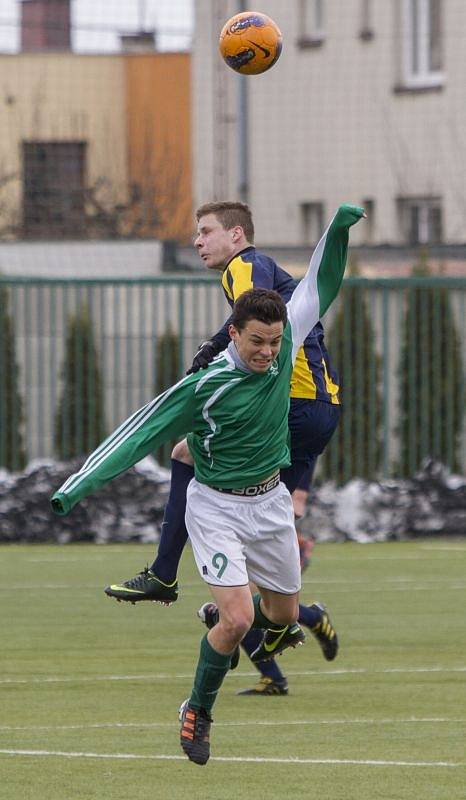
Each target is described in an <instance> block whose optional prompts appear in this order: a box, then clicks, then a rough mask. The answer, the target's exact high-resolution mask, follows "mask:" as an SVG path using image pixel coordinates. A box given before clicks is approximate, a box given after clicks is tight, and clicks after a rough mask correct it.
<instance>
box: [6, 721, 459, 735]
mask: <svg viewBox="0 0 466 800" xmlns="http://www.w3.org/2000/svg"><path fill="white" fill-rule="evenodd" d="M465 722H466V719H450V718H448V717H408V718H406V719H396V718H393V719H362V718H361V719H357V718H356V719H296V720H283V719H280V720H277V721H274V720H267V721H266V720H247V721H245V722H216V723H215V727H216V728H241V727H247V726H249V725H256V726H258V727H274V726H277V725H280V726H282V725H290V726H292V727H295V726H298V725H401V724H403V725H405V724H407V725H413V724H415V725H440V724H452V725H459V724H463V723H465ZM178 724H179V723H175V722H89V723H87V724H86V723H81V724H79V725H0V733H1V732H2V731H3V732H5V733H11V732H14V731H28V732H30V733H32V732H34V731H37V732H40V731H80V730H94V729H100V728H105V729H108V728H116V729H118V730H119V729H121V728H136V729H144V728H147V729H151V730H153V729H156V728H174V727H178Z"/></svg>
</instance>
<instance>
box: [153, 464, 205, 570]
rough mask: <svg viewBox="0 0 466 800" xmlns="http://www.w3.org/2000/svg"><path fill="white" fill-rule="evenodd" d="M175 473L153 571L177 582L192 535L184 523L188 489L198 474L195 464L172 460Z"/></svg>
mask: <svg viewBox="0 0 466 800" xmlns="http://www.w3.org/2000/svg"><path fill="white" fill-rule="evenodd" d="M171 463H172V475H171V485H170V494H169V495H168V502H167V505H166V506H165V514H164V517H163V523H162V530H161V534H160V542H159V549H158V552H157V557H156V559H155V561H154V563H153V564H152V565H151V567H150V568H151V570H152V572H155V574H156V575H157V578H160V580H161V581H163V582H164V583H173V581H174V580H175V579H176V573H177V570H178V564H179V563H180V558H181V554H182V552H183V548H184V546H185V544H186V540H187V538H188V532H187V530H186V525H185V522H184V515H185V512H186V491H187V489H188V484H189V482H190V481H191V480H192V478H193V477H194V467H192V466H191V465H190V464H184V463H183V462H182V461H178V460H177V459H174V458H173V459H172V462H171Z"/></svg>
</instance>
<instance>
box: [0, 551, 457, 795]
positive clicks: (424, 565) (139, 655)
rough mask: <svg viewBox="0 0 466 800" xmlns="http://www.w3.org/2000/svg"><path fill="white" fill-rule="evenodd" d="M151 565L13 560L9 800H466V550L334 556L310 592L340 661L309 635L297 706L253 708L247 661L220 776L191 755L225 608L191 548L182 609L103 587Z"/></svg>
mask: <svg viewBox="0 0 466 800" xmlns="http://www.w3.org/2000/svg"><path fill="white" fill-rule="evenodd" d="M151 556H152V548H151V547H148V546H133V545H129V546H123V545H122V546H113V545H112V546H101V547H99V546H87V545H85V546H62V547H55V546H29V547H21V546H11V547H2V548H0V575H1V581H0V597H1V616H2V650H1V665H2V667H1V675H0V690H1V704H0V708H1V719H0V774H1V778H0V795H1V797H2V800H3V798H4V800H29V799H30V798H31V800H69V799H70V800H71V799H72V800H75V799H77V798H85V799H86V800H94V798H96V800H97V798H99V800H101V799H102V798H108V799H109V800H128V799H129V798H131V799H132V798H134V799H135V800H136V798H166V799H167V800H179V798H183V799H184V798H187V797H188V798H191V800H197V798H202V800H249V798H251V800H284V798H290V799H291V798H318V800H327V799H328V800H378V799H379V798H383V800H405V798H406V800H408V798H409V800H440V798H442V800H459V799H460V798H465V797H466V730H465V728H466V724H465V723H466V686H465V683H466V622H465V620H466V541H464V540H463V541H436V542H427V541H424V542H416V543H407V544H378V545H353V544H346V545H320V546H318V547H317V548H316V551H315V556H314V559H313V563H312V566H311V567H310V569H309V570H308V572H307V573H306V574H305V576H304V579H305V580H304V586H303V592H302V598H303V600H305V601H306V602H311V601H312V600H315V599H319V600H322V601H324V602H325V603H327V605H328V606H329V609H330V611H331V614H332V619H333V621H334V623H335V627H336V628H337V630H338V633H339V636H340V641H341V648H340V654H339V656H338V658H337V660H336V661H335V662H333V663H332V664H327V663H326V662H325V661H324V660H323V658H322V656H321V652H320V649H319V648H318V646H317V644H316V642H315V641H314V639H313V637H312V636H311V635H309V636H308V640H307V642H306V644H305V646H304V647H301V648H298V649H297V650H296V651H291V652H287V653H285V654H284V655H283V656H282V657H281V658H280V662H279V663H280V665H281V667H282V669H283V670H284V671H285V672H286V674H287V676H288V680H289V683H290V695H289V696H288V697H267V698H263V697H255V698H254V697H253V698H250V697H236V696H235V691H236V690H237V689H240V688H242V687H245V686H248V685H250V684H251V683H252V682H253V681H254V678H255V675H256V673H255V671H254V669H253V668H252V666H251V664H250V663H249V662H248V661H247V659H246V658H245V657H244V656H242V658H241V661H240V665H239V667H238V670H237V671H236V672H234V673H230V674H229V676H228V678H227V679H226V681H225V683H224V686H223V688H222V691H221V694H220V696H219V700H218V702H217V704H216V706H215V709H214V718H215V724H214V726H213V729H212V756H211V760H210V761H209V763H208V764H207V766H205V767H199V766H197V765H194V764H191V763H190V762H189V761H188V760H187V759H186V758H185V757H184V756H183V754H182V752H181V750H180V748H179V743H178V721H177V710H178V706H179V704H180V702H181V701H182V700H184V698H185V697H186V696H187V695H188V694H189V691H190V688H191V682H192V675H193V670H194V666H195V662H196V661H197V653H198V645H199V640H200V638H201V635H202V634H203V628H202V626H201V623H200V622H199V620H197V618H196V610H197V608H198V607H199V605H200V604H201V603H202V602H204V600H206V599H208V593H207V591H206V589H205V587H204V585H203V584H202V582H201V580H200V578H199V577H198V575H197V573H196V571H195V568H194V565H193V562H192V560H191V554H190V552H189V551H188V552H187V553H186V554H185V556H184V561H183V565H182V572H181V588H182V591H181V597H180V599H179V601H178V602H177V603H176V605H174V606H172V607H171V608H168V609H167V608H163V607H162V606H160V605H156V604H153V603H145V604H139V605H137V606H131V605H126V604H123V603H121V604H119V603H116V602H115V601H112V600H110V599H108V598H106V597H105V595H104V594H103V592H102V588H103V587H104V586H105V585H106V583H109V582H112V581H115V580H119V579H124V578H128V577H130V576H131V575H133V574H135V573H136V572H137V571H138V570H139V569H140V568H141V567H142V566H144V564H145V563H146V562H147V561H149V562H150V561H151Z"/></svg>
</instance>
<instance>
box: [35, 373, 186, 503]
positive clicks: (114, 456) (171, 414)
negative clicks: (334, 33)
mask: <svg viewBox="0 0 466 800" xmlns="http://www.w3.org/2000/svg"><path fill="white" fill-rule="evenodd" d="M196 383H197V382H196V381H195V380H193V379H189V378H183V379H182V380H181V381H178V383H176V384H175V385H174V386H172V387H171V389H167V391H166V392H163V394H161V395H159V396H158V397H156V398H155V399H154V400H151V402H150V403H147V405H145V406H143V407H142V408H140V409H139V411H136V412H135V413H134V414H133V415H132V416H131V417H129V419H127V420H126V421H125V422H123V424H122V425H120V427H119V428H117V430H116V431H114V432H113V433H112V434H110V436H108V437H107V439H105V441H104V442H102V444H101V445H99V447H98V448H97V449H96V450H95V451H94V452H93V453H92V454H91V455H90V456H89V458H88V459H87V461H86V462H85V464H84V465H83V466H82V467H81V469H80V470H79V472H76V473H75V474H74V475H71V476H70V477H69V478H68V480H66V481H65V483H64V484H63V485H62V486H60V488H59V489H58V491H56V492H55V494H54V495H53V497H52V501H51V502H52V508H53V510H54V511H55V513H56V514H68V512H69V511H71V509H72V508H73V506H75V505H76V503H78V502H79V501H80V500H82V499H83V498H84V497H87V495H88V494H91V492H94V491H95V490H96V489H99V488H100V487H101V486H103V485H104V484H105V483H108V481H110V480H112V478H116V476H117V475H120V473H122V472H124V471H125V470H127V469H129V468H130V467H132V466H133V465H134V464H136V463H137V462H138V461H140V460H141V459H142V458H144V456H146V455H148V454H149V453H151V452H153V451H154V450H155V449H156V448H157V447H159V446H160V445H161V444H163V443H164V442H166V441H168V440H170V439H174V438H176V437H177V436H181V435H182V434H184V433H187V432H188V431H190V430H191V428H192V424H193V411H194V407H193V406H194V404H193V398H194V389H195V386H196Z"/></svg>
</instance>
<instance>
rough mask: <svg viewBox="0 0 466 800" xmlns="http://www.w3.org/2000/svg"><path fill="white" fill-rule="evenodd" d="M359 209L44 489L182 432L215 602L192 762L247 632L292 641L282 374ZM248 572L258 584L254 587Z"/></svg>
mask: <svg viewBox="0 0 466 800" xmlns="http://www.w3.org/2000/svg"><path fill="white" fill-rule="evenodd" d="M362 216H363V210H362V209H360V208H358V207H355V206H347V205H344V206H341V207H340V208H339V210H338V211H337V213H336V215H335V217H334V218H333V220H332V222H331V223H330V225H329V227H328V228H327V230H326V232H325V233H324V236H323V237H322V239H321V240H320V242H319V244H318V245H317V247H316V249H315V251H314V254H313V256H312V259H311V262H310V265H309V268H308V271H307V273H306V275H305V277H304V278H303V280H302V281H301V283H300V284H299V285H298V287H297V289H296V290H295V291H294V293H293V295H292V297H291V299H290V300H289V302H288V303H287V305H286V306H285V305H284V302H283V300H282V299H281V297H280V296H279V295H278V294H277V293H276V292H274V291H271V290H268V289H253V290H250V291H248V292H245V293H244V294H242V295H241V297H240V298H239V299H238V301H237V302H236V303H235V306H234V309H233V315H232V319H231V323H230V329H229V332H230V336H231V342H230V344H229V346H228V348H227V350H225V351H224V352H223V353H221V354H219V355H218V356H217V357H216V358H215V359H214V360H213V361H212V363H211V364H210V365H209V366H208V367H207V368H206V370H204V371H202V372H197V373H194V374H191V375H188V376H186V377H184V378H182V379H181V380H180V381H178V383H176V384H175V385H174V386H172V387H171V388H170V389H168V390H167V391H165V392H164V393H163V394H161V395H159V397H156V398H155V399H154V400H152V401H151V402H150V403H148V404H147V405H146V406H144V407H143V408H142V409H140V410H139V411H137V412H136V413H135V414H133V415H132V416H131V417H130V418H129V419H128V420H127V421H126V422H124V423H123V424H122V425H121V426H120V427H119V428H118V429H117V430H116V431H115V432H114V433H113V434H111V435H110V436H109V437H108V438H107V439H106V440H105V441H104V442H103V443H102V444H101V445H100V447H98V448H97V450H96V451H95V452H94V453H93V454H92V455H91V456H90V457H89V458H88V459H87V461H86V462H85V464H84V465H83V467H82V468H81V470H80V471H79V472H77V473H75V474H74V475H72V476H71V477H70V478H69V479H68V480H67V481H66V482H65V483H64V484H63V486H62V487H60V489H59V490H58V491H57V492H56V493H55V494H54V496H53V498H52V506H53V509H54V511H56V512H57V513H60V514H66V513H68V512H69V511H71V509H72V508H73V506H74V505H75V504H76V503H77V502H79V500H81V499H82V498H84V497H86V496H87V495H88V494H89V493H91V492H93V491H95V490H96V489H97V488H99V487H100V486H102V485H103V484H104V483H106V482H107V481H109V480H111V478H113V477H115V476H116V475H118V474H120V473H121V472H123V471H124V470H126V469H128V468H129V467H130V466H132V465H133V464H135V463H136V462H137V461H139V460H140V459H141V458H143V457H144V456H145V455H147V454H148V453H149V452H152V451H153V450H154V449H156V448H157V447H158V446H159V445H160V444H162V443H163V442H165V441H167V440H170V439H172V438H174V437H176V436H181V435H182V434H185V433H187V432H189V436H188V443H189V448H190V451H191V454H192V456H193V459H194V469H195V477H194V478H193V480H192V481H191V483H190V485H189V489H188V502H187V510H186V524H187V528H188V531H189V534H190V538H191V543H192V547H193V553H194V557H195V560H196V564H197V566H198V569H199V572H200V574H201V576H202V578H203V579H204V580H205V582H206V583H207V584H208V585H209V588H210V590H211V593H212V595H213V598H214V601H215V604H216V605H217V607H218V609H219V621H218V623H217V624H216V625H215V626H214V627H213V628H212V629H210V630H209V631H208V633H207V634H206V636H205V637H204V638H203V640H202V642H201V651H200V658H199V661H198V666H197V670H196V675H195V679H194V687H193V690H192V693H191V696H190V698H189V699H188V701H186V702H185V703H184V704H183V706H182V709H181V721H182V728H181V745H182V748H183V750H184V752H185V753H186V754H187V756H188V757H189V758H190V759H191V760H192V761H194V762H195V763H198V764H205V763H206V762H207V760H208V758H209V753H210V747H209V731H210V725H211V721H212V720H211V716H210V712H211V710H212V707H213V704H214V701H215V698H216V695H217V692H218V690H219V688H220V686H221V684H222V682H223V679H224V677H225V675H226V673H227V672H228V669H229V668H230V665H231V656H232V654H233V652H234V651H235V649H236V647H237V646H238V644H239V642H240V641H241V639H242V638H243V636H244V635H245V633H246V632H247V631H248V630H249V629H250V628H251V627H258V628H262V629H265V634H264V648H265V650H266V652H270V653H271V654H273V653H276V652H280V649H283V646H284V643H286V644H287V645H291V646H294V644H296V643H299V641H300V629H299V627H298V626H296V628H297V630H295V633H294V632H293V631H294V628H293V623H294V622H295V621H296V619H297V614H298V591H299V588H300V567H299V553H298V546H297V540H296V533H295V528H294V515H293V506H292V502H291V497H290V494H289V492H288V491H287V489H286V487H285V486H284V485H283V484H282V483H280V482H279V470H280V468H281V467H284V466H287V465H288V464H289V463H290V462H289V450H288V406H289V386H290V378H291V372H292V368H293V363H294V359H295V357H296V354H297V352H298V350H299V348H300V346H301V343H302V342H303V341H304V339H305V337H306V335H307V333H308V331H309V330H310V329H311V328H312V327H313V326H314V325H315V324H316V322H317V321H318V320H319V319H320V317H321V316H322V315H323V314H324V313H325V311H326V310H327V308H328V307H329V305H330V304H331V302H332V301H333V299H334V298H335V296H336V294H337V293H338V290H339V288H340V285H341V281H342V279H343V273H344V268H345V264H346V256H347V245H348V235H349V228H350V227H351V225H353V224H354V223H356V222H357V221H358V220H359V219H360V218H361V217H362ZM249 580H252V581H253V582H254V583H255V584H256V585H257V586H258V587H259V593H258V594H257V595H255V596H254V597H253V598H252V597H251V593H250V591H249ZM290 626H291V627H290ZM302 636H303V635H302V632H301V639H302ZM285 640H286V641H285Z"/></svg>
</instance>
